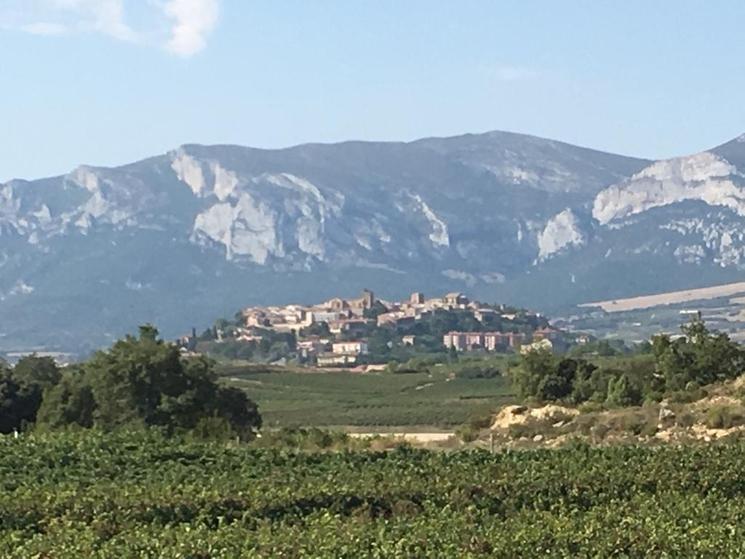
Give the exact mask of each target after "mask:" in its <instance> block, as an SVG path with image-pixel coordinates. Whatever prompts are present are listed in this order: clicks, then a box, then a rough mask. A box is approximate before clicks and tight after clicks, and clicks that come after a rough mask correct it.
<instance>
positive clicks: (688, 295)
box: [579, 282, 745, 312]
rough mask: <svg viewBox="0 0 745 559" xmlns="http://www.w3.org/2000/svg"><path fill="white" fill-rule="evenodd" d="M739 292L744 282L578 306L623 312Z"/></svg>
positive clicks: (742, 288)
mask: <svg viewBox="0 0 745 559" xmlns="http://www.w3.org/2000/svg"><path fill="white" fill-rule="evenodd" d="M741 293H745V282H738V283H728V284H724V285H715V286H712V287H702V288H700V289H686V290H684V291H670V292H668V293H658V294H656V295H643V296H640V297H630V298H628V299H616V300H612V301H598V302H595V303H584V304H582V305H579V306H580V307H584V308H590V307H599V308H601V309H603V310H604V311H605V312H625V311H633V310H639V309H649V308H652V307H659V306H662V305H675V304H680V303H687V302H691V301H704V300H708V299H718V298H720V297H730V296H733V295H738V294H741Z"/></svg>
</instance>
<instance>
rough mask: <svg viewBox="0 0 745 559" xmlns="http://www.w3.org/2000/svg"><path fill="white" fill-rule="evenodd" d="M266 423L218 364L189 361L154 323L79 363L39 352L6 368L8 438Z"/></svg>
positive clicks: (228, 428)
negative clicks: (34, 432) (27, 433)
mask: <svg viewBox="0 0 745 559" xmlns="http://www.w3.org/2000/svg"><path fill="white" fill-rule="evenodd" d="M260 426H261V415H260V414H259V411H258V408H257V406H256V404H255V403H254V402H253V401H251V400H250V399H249V398H248V397H247V396H246V394H245V392H243V391H242V390H240V389H238V388H235V387H228V386H223V385H221V384H219V383H218V382H217V376H216V374H215V370H214V362H213V361H212V360H210V359H208V358H206V357H203V356H199V357H189V358H183V357H182V356H181V353H180V351H179V348H178V347H176V346H175V345H174V344H170V343H166V342H164V341H163V340H162V339H160V338H159V334H158V331H157V329H155V328H154V327H153V326H150V325H146V326H142V327H140V331H139V335H138V336H136V337H135V336H126V337H125V338H123V339H121V340H119V341H117V342H116V343H114V345H113V346H112V347H111V348H109V349H107V350H104V351H99V352H97V353H96V354H95V355H93V357H91V358H90V359H89V360H88V361H86V362H84V363H81V364H78V365H73V366H70V367H65V368H60V367H58V366H57V364H56V363H55V361H54V360H53V359H51V358H49V357H39V356H36V355H31V356H27V357H24V358H22V359H21V360H20V361H19V362H18V363H17V364H16V365H15V367H13V368H10V367H8V366H1V367H0V433H11V432H13V431H22V430H29V429H40V430H52V429H66V428H80V429H90V428H97V429H102V430H113V429H117V428H121V427H126V428H143V427H158V428H162V429H163V430H164V431H166V432H170V433H173V432H185V431H191V432H193V433H195V434H197V435H200V436H204V437H211V436H242V437H251V435H252V433H253V432H254V431H255V430H256V429H258V428H259V427H260Z"/></svg>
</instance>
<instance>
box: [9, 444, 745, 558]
mask: <svg viewBox="0 0 745 559" xmlns="http://www.w3.org/2000/svg"><path fill="white" fill-rule="evenodd" d="M744 462H745V446H743V445H740V444H732V445H728V446H714V445H709V446H692V447H672V446H670V447H658V448H638V447H628V446H620V447H606V448H590V447H586V446H577V447H574V448H567V449H563V450H543V451H520V452H517V451H513V452H503V453H497V454H489V453H488V452H486V451H470V452H465V451H463V452H432V451H425V450H411V449H408V448H406V447H401V448H399V449H396V450H393V451H389V452H364V451H345V452H327V453H298V452H294V451H291V450H281V449H264V450H262V449H257V448H253V447H252V446H251V445H243V446H227V445H225V444H217V443H214V444H206V443H193V442H187V441H183V440H178V439H166V438H162V437H160V436H158V435H157V434H156V433H154V432H150V433H147V432H140V433H130V434H127V433H118V434H117V433H112V434H106V435H104V434H97V433H96V432H87V433H79V434H69V433H68V434H65V433H55V434H53V435H49V436H38V435H37V436H25V437H22V438H20V439H18V440H15V439H13V438H12V437H4V438H0V487H2V491H0V557H3V559H30V558H37V559H42V558H43V559H79V558H81V557H85V558H92V559H104V558H105V559H109V558H113V557H116V558H118V559H130V558H131V559H135V558H137V559H156V558H157V559H239V558H243V557H246V558H248V557H250V558H254V557H258V558H274V557H284V558H300V557H314V558H315V557H322V558H326V557H328V558H349V559H353V558H354V559H357V558H368V557H369V558H389V557H390V558H412V559H413V558H440V557H443V558H445V557H447V558H450V557H470V558H476V557H505V558H508V557H509V558H511V557H538V556H542V557H567V558H568V557H714V556H720V557H743V556H745V475H744V474H743V470H742V464H743V463H744Z"/></svg>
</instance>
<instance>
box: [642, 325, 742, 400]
mask: <svg viewBox="0 0 745 559" xmlns="http://www.w3.org/2000/svg"><path fill="white" fill-rule="evenodd" d="M681 330H682V332H683V336H681V337H679V338H678V339H675V340H672V339H671V338H670V336H666V335H661V336H655V337H654V338H653V340H652V353H653V355H654V357H655V364H656V367H655V368H656V373H657V374H658V375H659V376H660V378H662V379H663V381H664V387H663V388H664V389H665V390H667V391H675V390H684V389H685V388H686V387H687V386H689V385H691V384H696V385H698V386H703V385H705V384H710V383H712V382H721V381H723V380H727V379H731V378H735V377H737V376H740V375H741V374H743V373H744V372H745V351H744V350H743V348H742V347H740V346H739V345H738V344H736V343H734V342H732V341H731V340H730V339H729V336H727V334H724V333H721V332H713V333H712V332H710V331H709V330H708V328H707V327H706V325H705V324H704V322H703V321H702V320H699V319H695V320H693V321H692V322H690V323H689V324H686V325H684V326H682V328H681Z"/></svg>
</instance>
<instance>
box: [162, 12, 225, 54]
mask: <svg viewBox="0 0 745 559" xmlns="http://www.w3.org/2000/svg"><path fill="white" fill-rule="evenodd" d="M163 9H164V12H165V14H166V15H167V16H168V17H169V18H170V19H172V20H173V27H172V28H171V37H170V39H169V40H168V43H166V48H167V49H168V50H169V51H170V52H172V53H174V54H177V55H179V56H191V55H193V54H196V53H197V52H199V51H200V50H202V49H203V48H204V47H205V45H206V42H207V36H208V35H209V34H210V33H211V32H212V30H213V29H214V28H215V25H217V18H218V14H219V5H218V0H169V1H168V2H167V3H166V5H165V6H164V8H163Z"/></svg>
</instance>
